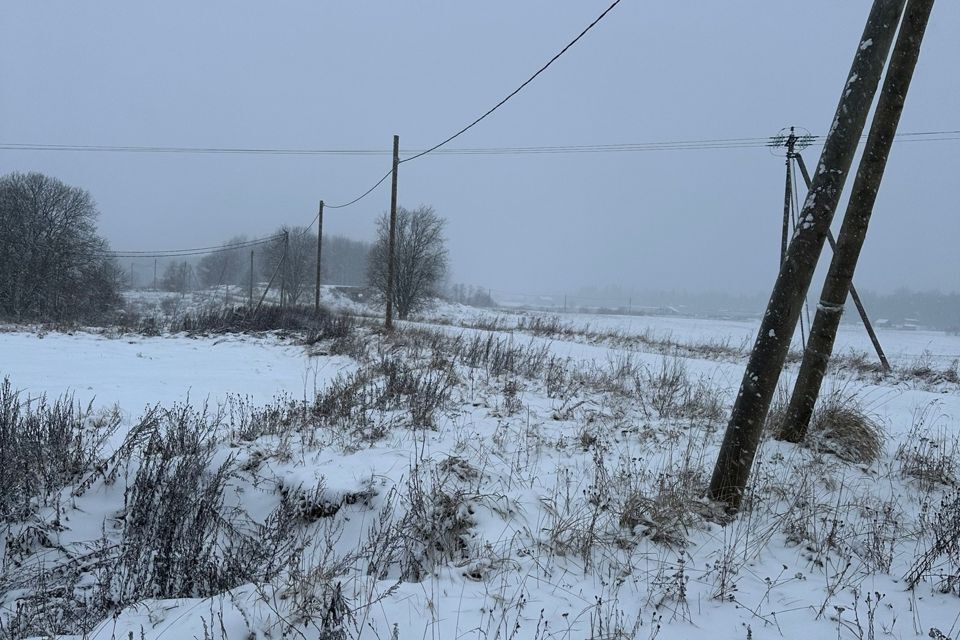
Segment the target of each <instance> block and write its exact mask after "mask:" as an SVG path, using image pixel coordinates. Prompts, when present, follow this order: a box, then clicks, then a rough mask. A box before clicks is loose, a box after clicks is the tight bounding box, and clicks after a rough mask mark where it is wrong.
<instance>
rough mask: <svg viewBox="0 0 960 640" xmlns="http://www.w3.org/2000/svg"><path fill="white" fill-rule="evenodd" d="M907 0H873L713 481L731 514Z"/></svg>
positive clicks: (717, 496)
mask: <svg viewBox="0 0 960 640" xmlns="http://www.w3.org/2000/svg"><path fill="white" fill-rule="evenodd" d="M905 2H906V0H874V3H873V7H872V8H871V10H870V16H869V18H868V19H867V25H866V27H865V29H864V32H863V36H862V37H861V38H860V40H859V41H858V43H857V50H856V54H855V56H854V59H853V64H852V65H851V69H850V73H849V74H848V76H847V81H846V83H845V84H844V87H843V91H842V93H841V97H840V101H839V104H838V105H837V110H836V113H835V115H834V119H833V123H832V125H831V127H830V130H829V131H830V132H829V133H828V134H827V137H826V140H825V142H824V147H823V152H822V153H821V155H820V162H819V163H818V165H817V166H818V170H817V173H816V175H814V178H813V184H812V185H811V188H810V191H809V193H808V194H807V198H806V200H805V202H804V205H803V209H802V211H801V212H800V219H799V225H798V227H797V231H796V233H795V235H794V238H793V241H792V242H791V243H790V246H789V247H788V249H787V259H786V261H785V262H784V263H783V265H782V266H781V268H780V273H779V275H778V276H777V281H776V284H775V285H774V288H773V292H772V293H771V295H770V301H769V302H768V303H767V311H766V313H765V314H764V316H763V320H762V322H761V324H760V332H759V334H758V335H757V341H756V343H755V344H754V347H753V351H752V352H751V354H750V360H749V362H748V363H747V368H746V371H745V372H744V376H743V381H742V382H741V385H740V391H739V393H738V394H737V399H736V402H735V403H734V406H733V411H732V412H731V415H730V421H729V423H728V424H727V430H726V433H725V435H724V439H723V444H722V446H721V449H720V454H719V456H718V457H717V462H716V465H715V467H714V470H713V476H712V478H711V480H710V487H709V496H710V498H711V499H713V500H715V501H717V502H722V503H724V504H725V505H726V508H727V510H728V511H730V512H736V511H737V510H738V509H739V507H740V502H741V500H742V499H743V493H744V491H745V489H746V486H747V480H748V478H749V476H750V468H751V467H752V466H753V459H754V457H755V456H756V453H757V447H758V446H759V443H760V435H761V433H762V432H763V425H764V422H765V420H766V417H767V412H768V411H769V409H770V401H771V400H772V399H773V394H774V392H775V391H776V387H777V381H778V380H779V379H780V373H781V371H782V369H783V364H784V362H785V361H786V357H787V352H788V350H789V348H790V341H791V339H792V338H793V332H794V330H795V329H796V327H797V321H798V320H799V318H800V311H801V310H802V307H803V300H804V298H805V297H806V295H807V289H809V287H810V281H811V280H812V279H813V273H814V270H815V269H816V266H817V260H818V259H819V257H820V252H821V251H822V249H823V244H824V242H825V240H826V237H827V231H828V230H829V228H830V222H831V220H832V219H833V214H834V212H835V211H836V208H837V204H838V202H839V200H840V194H841V192H842V191H843V186H844V183H845V182H846V178H847V174H848V173H849V171H850V165H851V164H852V163H853V157H854V155H855V153H856V150H857V144H858V142H859V140H860V134H861V133H862V132H863V128H864V124H865V123H866V120H867V115H868V112H869V110H870V104H871V103H872V102H873V97H874V95H875V94H876V91H877V85H878V84H879V81H880V75H881V73H882V72H883V65H884V63H885V61H886V59H887V54H888V53H889V52H890V44H891V42H892V41H893V37H894V34H895V32H896V29H897V23H898V22H899V20H900V16H901V14H902V13H903V6H904V3H905Z"/></svg>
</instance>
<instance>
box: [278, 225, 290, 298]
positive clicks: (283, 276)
mask: <svg viewBox="0 0 960 640" xmlns="http://www.w3.org/2000/svg"><path fill="white" fill-rule="evenodd" d="M289 252H290V232H289V231H284V232H283V257H281V258H280V269H281V271H280V312H281V313H282V312H283V307H284V302H285V301H286V300H285V296H286V293H287V270H288V269H287V254H288V253H289Z"/></svg>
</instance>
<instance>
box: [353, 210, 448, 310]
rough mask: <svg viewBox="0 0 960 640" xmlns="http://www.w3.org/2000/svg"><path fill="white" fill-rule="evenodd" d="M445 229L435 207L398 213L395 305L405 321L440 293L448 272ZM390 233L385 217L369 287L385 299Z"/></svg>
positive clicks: (369, 273) (379, 227) (372, 254)
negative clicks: (412, 312)
mask: <svg viewBox="0 0 960 640" xmlns="http://www.w3.org/2000/svg"><path fill="white" fill-rule="evenodd" d="M445 226H446V220H444V219H443V218H441V217H440V216H439V215H437V213H436V212H435V211H434V210H433V208H432V207H427V206H422V205H421V206H420V207H417V208H416V209H414V210H413V211H411V210H409V209H404V208H403V207H400V208H399V209H398V210H397V237H396V249H395V255H394V260H395V262H394V277H395V281H394V286H393V304H394V306H395V307H396V309H397V315H398V316H399V317H400V319H401V320H402V319H405V318H406V317H407V316H408V315H409V314H410V312H411V311H416V310H418V309H420V308H422V307H423V306H424V304H425V303H426V302H427V301H428V300H429V299H430V298H432V297H435V296H437V295H439V293H440V287H441V285H442V284H443V280H444V277H445V276H446V274H447V268H448V256H447V246H446V240H445V239H444V237H443V230H444V227H445ZM389 233H390V217H389V215H388V214H386V213H385V214H383V215H382V216H381V217H380V219H379V220H377V239H376V241H375V242H374V244H373V247H372V248H371V250H370V260H369V262H368V265H367V282H368V284H369V285H370V286H372V287H373V288H375V289H376V290H377V291H378V292H380V295H382V296H384V297H385V296H386V295H387V267H388V264H387V243H388V240H389V237H388V236H389Z"/></svg>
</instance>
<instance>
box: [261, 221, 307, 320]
mask: <svg viewBox="0 0 960 640" xmlns="http://www.w3.org/2000/svg"><path fill="white" fill-rule="evenodd" d="M283 233H286V234H288V237H289V239H290V241H289V246H287V247H286V248H285V244H286V241H285V240H284V238H283V237H281V238H279V239H277V240H276V241H274V242H271V243H270V244H268V245H266V246H265V247H264V250H263V251H262V252H261V259H260V275H261V277H262V278H264V279H267V280H269V279H270V276H271V274H273V271H274V270H275V269H276V268H277V265H278V264H280V260H281V258H282V257H283V254H284V251H287V257H286V259H285V260H284V265H283V269H282V270H281V271H280V278H282V280H283V286H284V290H285V292H286V295H287V301H288V303H289V304H297V303H298V302H300V299H301V298H302V297H303V294H304V293H305V292H306V291H308V290H310V289H312V287H313V283H314V281H315V280H316V277H317V276H316V272H317V234H315V233H312V232H311V231H309V230H307V229H304V228H303V227H288V226H283V227H280V228H279V229H278V230H277V234H283Z"/></svg>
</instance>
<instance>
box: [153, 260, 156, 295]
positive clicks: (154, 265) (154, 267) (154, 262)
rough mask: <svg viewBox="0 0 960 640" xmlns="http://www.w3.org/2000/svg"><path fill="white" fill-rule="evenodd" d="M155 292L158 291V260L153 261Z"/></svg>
mask: <svg viewBox="0 0 960 640" xmlns="http://www.w3.org/2000/svg"><path fill="white" fill-rule="evenodd" d="M153 290H154V291H156V290H157V259H156V258H154V259H153Z"/></svg>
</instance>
